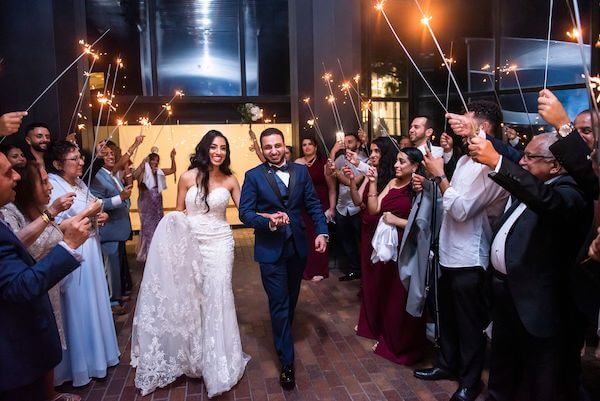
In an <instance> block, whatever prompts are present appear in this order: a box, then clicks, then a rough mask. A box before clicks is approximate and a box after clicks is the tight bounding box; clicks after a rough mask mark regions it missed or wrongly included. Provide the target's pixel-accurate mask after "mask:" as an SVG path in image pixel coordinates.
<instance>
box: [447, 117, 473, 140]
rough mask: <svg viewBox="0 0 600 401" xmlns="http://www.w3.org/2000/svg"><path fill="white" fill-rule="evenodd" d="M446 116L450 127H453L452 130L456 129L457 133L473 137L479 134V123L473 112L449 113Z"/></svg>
mask: <svg viewBox="0 0 600 401" xmlns="http://www.w3.org/2000/svg"><path fill="white" fill-rule="evenodd" d="M446 118H447V119H448V124H450V128H452V131H454V133H455V134H456V135H459V136H462V137H471V136H473V135H476V134H477V123H476V122H475V119H474V118H473V113H471V112H469V113H467V114H464V115H463V114H454V113H447V114H446Z"/></svg>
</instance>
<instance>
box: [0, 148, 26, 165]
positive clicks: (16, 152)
mask: <svg viewBox="0 0 600 401" xmlns="http://www.w3.org/2000/svg"><path fill="white" fill-rule="evenodd" d="M0 152H2V153H4V154H5V155H6V158H7V159H8V161H9V162H10V164H11V165H12V166H13V168H15V169H18V168H23V167H25V164H26V163H27V159H26V158H25V155H24V154H23V149H21V148H20V147H18V146H17V145H4V146H2V147H1V148H0Z"/></svg>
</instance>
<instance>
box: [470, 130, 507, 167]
mask: <svg viewBox="0 0 600 401" xmlns="http://www.w3.org/2000/svg"><path fill="white" fill-rule="evenodd" d="M469 156H470V157H471V159H473V160H475V161H476V162H477V163H481V164H484V165H486V166H488V167H489V168H492V169H494V168H496V166H497V165H498V162H499V161H500V155H499V154H498V152H496V150H495V149H494V146H493V145H492V143H491V142H490V141H488V140H487V139H484V138H481V137H479V136H475V137H473V138H471V139H470V140H469Z"/></svg>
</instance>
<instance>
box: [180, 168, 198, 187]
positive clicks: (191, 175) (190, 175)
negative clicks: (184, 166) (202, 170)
mask: <svg viewBox="0 0 600 401" xmlns="http://www.w3.org/2000/svg"><path fill="white" fill-rule="evenodd" d="M197 177H198V170H197V169H195V168H193V169H191V170H188V171H186V172H184V173H183V174H181V176H180V177H179V180H180V181H182V182H184V183H186V184H187V183H190V184H195V183H196V178H197Z"/></svg>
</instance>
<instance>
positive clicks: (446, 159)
mask: <svg viewBox="0 0 600 401" xmlns="http://www.w3.org/2000/svg"><path fill="white" fill-rule="evenodd" d="M453 154H454V150H453V149H450V152H444V153H443V154H442V157H443V158H444V164H447V163H448V162H449V161H450V159H452V155H453Z"/></svg>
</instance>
